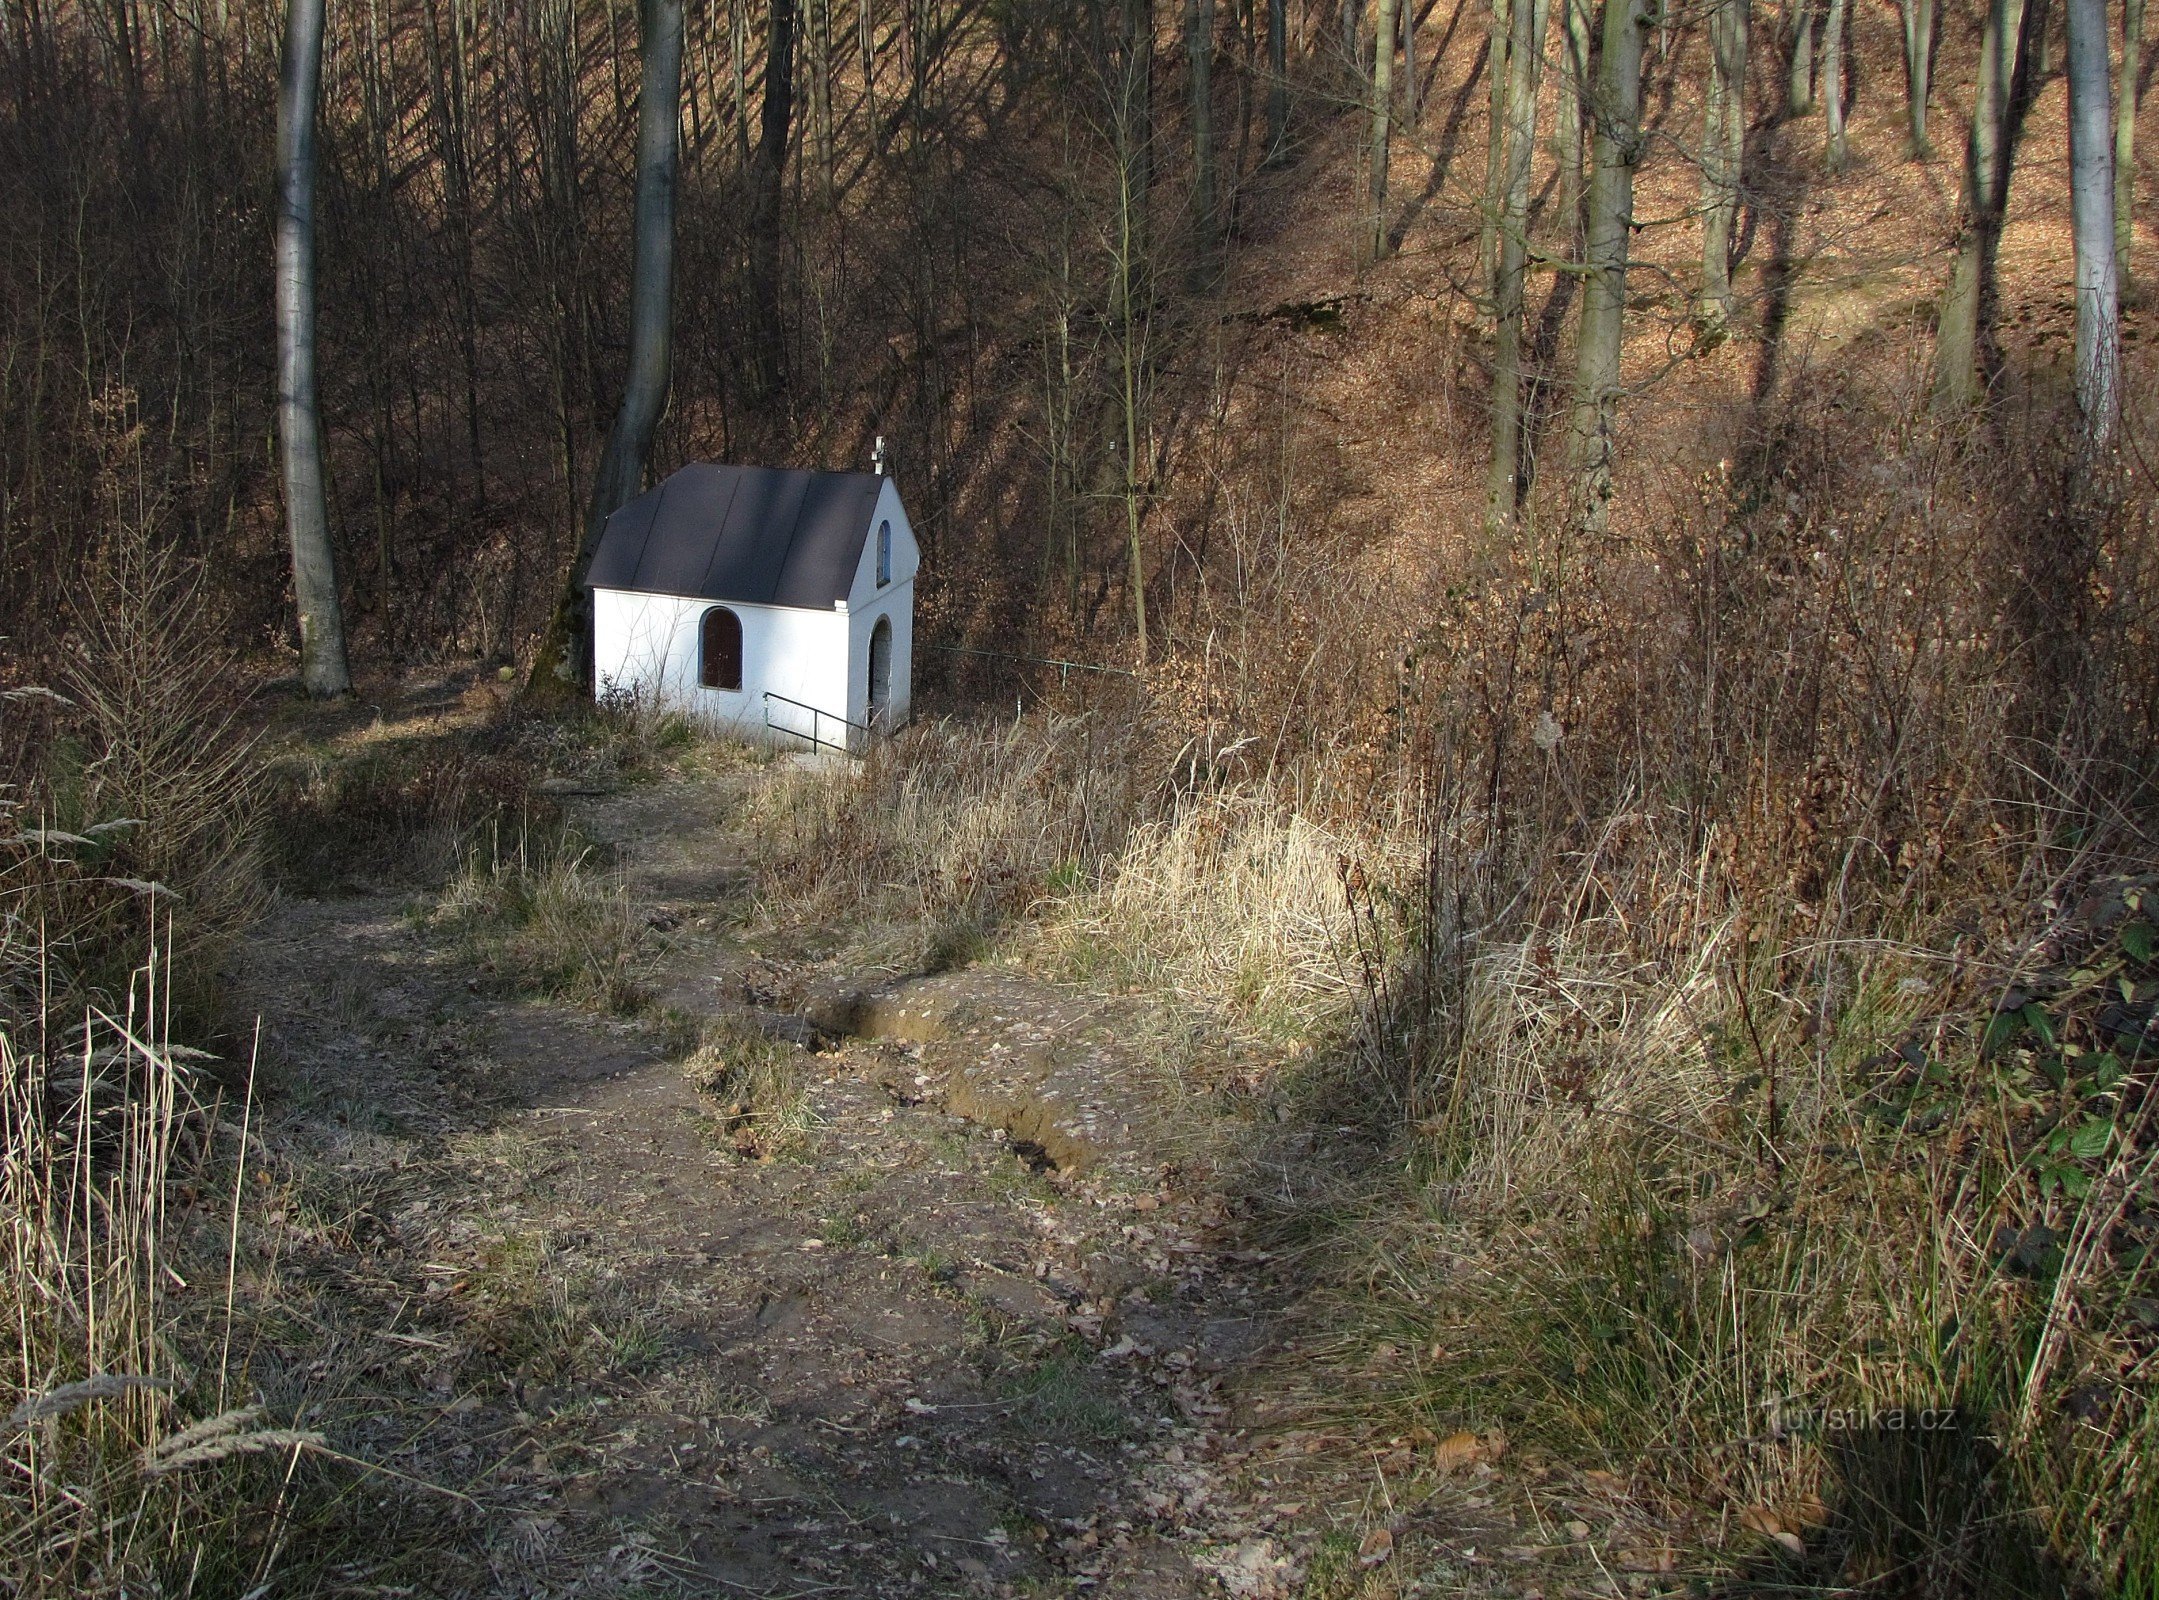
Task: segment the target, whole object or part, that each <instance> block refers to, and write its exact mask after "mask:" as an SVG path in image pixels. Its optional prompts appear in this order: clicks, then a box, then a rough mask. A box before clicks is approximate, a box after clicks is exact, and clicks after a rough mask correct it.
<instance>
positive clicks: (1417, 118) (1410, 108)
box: [1402, 0, 1424, 128]
mask: <svg viewBox="0 0 2159 1600" xmlns="http://www.w3.org/2000/svg"><path fill="white" fill-rule="evenodd" d="M1402 71H1403V74H1404V81H1403V84H1402V88H1403V91H1404V94H1403V100H1402V111H1403V113H1404V115H1406V116H1407V117H1408V118H1409V125H1410V126H1411V127H1412V128H1414V127H1416V126H1417V124H1418V123H1420V122H1422V121H1423V120H1424V78H1423V76H1422V75H1421V74H1420V73H1419V72H1418V71H1417V0H1402Z"/></svg>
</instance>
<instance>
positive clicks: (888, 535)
mask: <svg viewBox="0 0 2159 1600" xmlns="http://www.w3.org/2000/svg"><path fill="white" fill-rule="evenodd" d="M891 581H892V524H891V523H890V522H889V521H887V522H880V523H878V524H877V587H878V588H880V589H882V588H883V587H884V586H885V585H886V584H888V583H890V582H891Z"/></svg>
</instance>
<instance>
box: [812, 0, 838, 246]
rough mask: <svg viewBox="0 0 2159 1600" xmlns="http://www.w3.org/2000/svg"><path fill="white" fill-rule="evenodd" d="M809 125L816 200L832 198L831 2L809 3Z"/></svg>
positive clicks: (821, 202)
mask: <svg viewBox="0 0 2159 1600" xmlns="http://www.w3.org/2000/svg"><path fill="white" fill-rule="evenodd" d="M810 124H811V135H812V141H813V144H814V146H815V152H816V160H817V198H818V201H819V203H820V204H829V203H830V201H831V199H832V181H833V160H834V154H833V148H832V0H810Z"/></svg>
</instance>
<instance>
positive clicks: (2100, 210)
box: [2066, 0, 2133, 451]
mask: <svg viewBox="0 0 2159 1600" xmlns="http://www.w3.org/2000/svg"><path fill="white" fill-rule="evenodd" d="M2066 21H2067V24H2068V47H2069V49H2068V54H2069V191H2070V217H2071V228H2072V230H2073V232H2074V235H2075V240H2076V286H2077V323H2076V327H2077V345H2076V390H2077V409H2078V410H2079V411H2080V412H2082V413H2083V421H2084V440H2085V444H2086V447H2087V448H2088V449H2090V450H2094V451H2097V450H2103V449H2104V448H2105V447H2106V446H2107V445H2109V444H2111V443H2112V442H2113V438H2114V428H2115V424H2116V422H2117V421H2118V420H2119V419H2120V416H2121V286H2120V282H2119V280H2118V278H2117V276H2116V264H2115V259H2114V226H2115V211H2114V184H2115V181H2116V174H2115V171H2114V152H2113V149H2112V148H2111V145H2110V141H2109V137H2108V135H2109V129H2108V127H2107V122H2108V114H2109V111H2110V109H2111V108H2110V106H2109V105H2108V102H2107V77H2108V65H2107V10H2106V0H2068V13H2067V18H2066ZM2132 92H2133V91H2132Z"/></svg>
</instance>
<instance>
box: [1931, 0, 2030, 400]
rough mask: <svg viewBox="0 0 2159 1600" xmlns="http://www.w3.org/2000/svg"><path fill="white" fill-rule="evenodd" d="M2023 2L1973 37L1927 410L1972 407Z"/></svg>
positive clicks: (2005, 184)
mask: <svg viewBox="0 0 2159 1600" xmlns="http://www.w3.org/2000/svg"><path fill="white" fill-rule="evenodd" d="M2024 4H2025V0H1988V4H1987V14H1986V24H1985V27H1984V28H1983V30H1982V31H1981V33H1980V37H1979V84H1978V92H1977V95H1976V97H1975V102H1974V105H1973V107H1972V126H1971V137H1970V139H1969V140H1968V142H1967V144H1966V147H1965V154H1964V207H1963V211H1964V215H1963V218H1962V227H1961V230H1960V232H1959V235H1958V239H1957V258H1956V264H1955V265H1954V266H1953V267H1951V268H1950V273H1949V286H1948V288H1947V290H1946V291H1945V292H1944V293H1943V295H1942V314H1941V318H1940V321H1939V325H1938V331H1937V333H1936V335H1935V341H1934V399H1933V405H1934V410H1935V411H1936V412H1937V413H1946V412H1949V411H1953V410H1957V409H1960V408H1962V407H1965V406H1969V405H1973V404H1975V403H1976V402H1977V401H1978V400H1979V398H1980V387H1979V319H1980V313H1981V309H1982V302H1983V301H1984V300H1985V299H1986V297H1987V295H1988V293H1989V291H1990V289H1991V285H1992V281H1993V277H1994V251H1995V246H1996V245H1997V244H1998V243H1999V242H2000V239H2001V228H2002V208H2003V206H2004V204H2005V203H2006V202H2007V200H2008V198H2009V148H2008V138H2009V110H2010V96H2011V93H2012V91H2013V89H2014V87H2015V84H2016V78H2017V59H2018V56H2019V54H2020V52H2021V49H2022V41H2023V34H2024Z"/></svg>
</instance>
